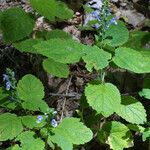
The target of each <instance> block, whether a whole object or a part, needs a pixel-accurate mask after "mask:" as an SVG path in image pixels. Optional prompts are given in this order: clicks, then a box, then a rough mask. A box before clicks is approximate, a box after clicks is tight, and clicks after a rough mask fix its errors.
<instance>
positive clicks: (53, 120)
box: [51, 119, 58, 128]
mask: <svg viewBox="0 0 150 150" xmlns="http://www.w3.org/2000/svg"><path fill="white" fill-rule="evenodd" d="M51 125H52V126H53V127H54V128H56V127H57V125H58V124H57V121H56V120H55V119H52V121H51Z"/></svg>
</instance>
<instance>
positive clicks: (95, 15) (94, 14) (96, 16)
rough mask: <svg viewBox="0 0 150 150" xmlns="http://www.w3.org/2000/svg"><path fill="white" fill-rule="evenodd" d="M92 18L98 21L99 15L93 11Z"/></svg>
mask: <svg viewBox="0 0 150 150" xmlns="http://www.w3.org/2000/svg"><path fill="white" fill-rule="evenodd" d="M92 16H93V17H95V18H96V19H97V20H98V21H100V16H99V13H98V12H97V11H93V12H92Z"/></svg>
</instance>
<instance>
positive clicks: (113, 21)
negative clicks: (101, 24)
mask: <svg viewBox="0 0 150 150" xmlns="http://www.w3.org/2000/svg"><path fill="white" fill-rule="evenodd" d="M116 20H117V19H116V18H112V19H111V20H110V24H115V25H117V24H118V23H117V21H116Z"/></svg>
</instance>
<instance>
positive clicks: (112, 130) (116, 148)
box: [98, 121, 133, 150]
mask: <svg viewBox="0 0 150 150" xmlns="http://www.w3.org/2000/svg"><path fill="white" fill-rule="evenodd" d="M98 137H99V140H100V141H101V142H102V143H103V142H104V141H105V142H106V143H107V144H109V146H110V148H111V149H113V150H123V149H124V148H129V147H132V146H133V139H132V136H131V133H130V130H129V129H128V128H127V127H126V126H125V125H124V124H122V123H120V122H116V121H112V122H108V123H106V124H105V125H104V126H103V128H102V130H101V131H100V132H99V135H98Z"/></svg>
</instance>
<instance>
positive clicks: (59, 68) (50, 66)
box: [43, 59, 69, 78]
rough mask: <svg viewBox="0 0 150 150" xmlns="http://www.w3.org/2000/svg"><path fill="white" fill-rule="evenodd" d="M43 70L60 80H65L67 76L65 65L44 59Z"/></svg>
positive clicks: (67, 69) (67, 71) (67, 70)
mask: <svg viewBox="0 0 150 150" xmlns="http://www.w3.org/2000/svg"><path fill="white" fill-rule="evenodd" d="M43 68H44V69H45V71H47V72H48V73H49V74H52V75H54V76H57V77H60V78H67V77H68V75H69V68H68V66H67V65H66V64H62V63H59V62H56V61H54V60H52V59H45V60H44V61H43Z"/></svg>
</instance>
